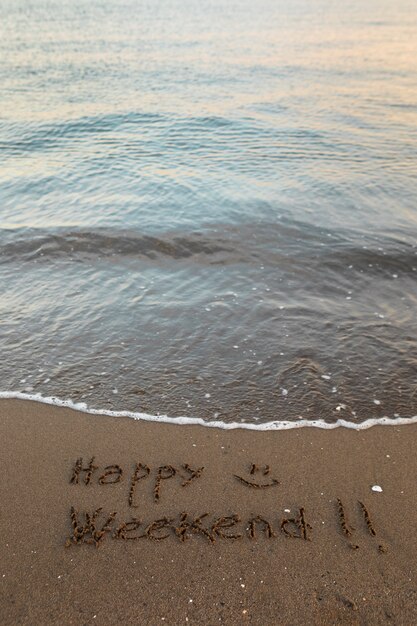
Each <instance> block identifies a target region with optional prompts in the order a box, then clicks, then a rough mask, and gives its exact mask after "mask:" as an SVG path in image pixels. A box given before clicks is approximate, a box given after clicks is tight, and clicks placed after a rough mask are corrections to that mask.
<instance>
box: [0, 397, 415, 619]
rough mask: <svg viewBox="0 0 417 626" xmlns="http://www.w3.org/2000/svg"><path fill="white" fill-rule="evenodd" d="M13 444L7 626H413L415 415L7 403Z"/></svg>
mask: <svg viewBox="0 0 417 626" xmlns="http://www.w3.org/2000/svg"><path fill="white" fill-rule="evenodd" d="M0 441H1V456H0V462H1V477H2V480H1V482H0V496H1V508H0V537H1V539H0V542H1V543H0V545H1V547H0V598H1V602H0V622H1V623H2V624H4V625H12V624H13V625H14V624H31V625H32V624H60V625H62V624H97V625H101V624H103V625H107V624H140V625H142V624H143V625H145V624H146V625H147V626H148V625H149V626H153V625H157V624H166V625H167V624H169V625H171V626H172V625H173V626H177V625H179V624H189V625H197V626H204V625H210V626H211V625H214V624H227V625H241V624H248V625H255V624H256V625H259V626H276V624H312V623H313V624H334V623H346V624H385V623H387V624H390V623H393V624H413V623H417V602H416V601H417V593H416V580H415V572H416V562H417V550H416V548H417V528H416V521H415V519H416V517H415V516H416V514H415V511H416V504H417V498H416V487H417V483H416V479H417V458H416V454H415V450H416V445H417V425H410V426H400V427H398V428H397V427H385V426H378V427H373V428H371V429H369V430H367V431H352V430H347V429H337V430H333V431H325V430H319V429H316V428H303V429H299V430H291V431H281V432H254V431H249V430H234V431H223V430H218V429H211V428H204V427H200V426H173V425H169V424H156V423H152V422H138V421H134V420H132V419H125V418H112V417H105V416H103V417H102V416H93V415H87V414H83V413H79V412H76V411H73V410H71V409H66V408H56V407H53V406H48V405H43V404H40V403H36V402H28V401H20V400H2V401H0ZM92 457H94V461H93V462H92V463H90V462H91V459H92ZM78 459H82V462H79V463H78V464H77V460H78ZM90 465H91V467H90ZM89 467H90V471H88V468H89ZM201 468H204V469H201ZM71 481H72V482H71ZM86 483H87V484H86ZM376 485H378V486H380V487H381V488H382V492H376V491H373V490H372V487H373V486H376ZM100 507H101V511H99V512H98V513H97V514H96V516H94V511H97V509H99V508H100ZM86 513H87V514H88V515H89V517H88V518H86V516H85V514H86ZM206 514H207V515H206Z"/></svg>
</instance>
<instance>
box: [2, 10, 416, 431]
mask: <svg viewBox="0 0 417 626" xmlns="http://www.w3.org/2000/svg"><path fill="white" fill-rule="evenodd" d="M416 27H417V17H416V14H415V11H412V3H410V2H406V1H404V0H403V1H402V2H399V3H397V4H396V6H394V4H393V3H391V2H370V3H367V4H366V7H365V6H363V3H360V2H353V3H350V4H349V6H347V7H346V6H345V7H343V11H342V10H341V8H340V7H338V6H336V4H335V5H329V4H328V3H325V2H321V1H319V0H317V1H315V2H305V1H302V2H301V1H300V2H294V3H291V6H288V3H287V2H269V1H265V2H261V3H250V2H249V1H247V0H244V1H242V2H239V3H231V4H228V5H227V6H225V5H224V4H223V3H220V2H210V3H198V2H197V1H196V0H193V1H190V2H179V0H178V1H177V0H176V1H171V2H164V3H161V4H158V3H157V4H155V3H149V4H143V3H140V4H138V3H134V2H130V1H128V2H125V3H123V4H122V5H120V4H118V5H117V7H116V6H115V5H114V3H110V2H109V1H107V0H104V1H102V2H98V1H93V2H88V3H87V2H75V3H71V5H67V6H62V5H61V3H55V4H54V3H49V2H48V3H37V5H36V6H35V5H33V6H32V5H29V4H28V3H27V2H23V1H21V2H13V3H12V2H6V3H3V4H2V7H1V8H0V48H1V51H0V55H1V58H2V62H1V64H0V81H1V85H2V90H1V91H0V110H1V119H0V155H1V158H2V166H1V171H0V184H1V185H0V278H1V283H0V284H1V289H2V298H1V300H0V311H1V320H2V322H1V333H0V347H1V353H2V355H3V358H2V360H1V362H0V374H1V381H2V382H1V385H0V390H3V391H5V390H12V391H20V392H25V393H41V394H43V395H45V396H57V397H60V398H71V399H72V400H73V401H76V402H79V401H82V402H86V403H87V404H88V405H89V406H91V407H96V408H103V409H113V410H129V411H135V412H145V413H150V414H157V413H165V414H168V415H170V416H173V417H175V416H179V415H182V416H184V415H188V416H190V417H200V418H202V419H204V420H207V421H213V420H221V421H223V422H236V421H238V422H239V421H243V422H253V423H259V424H262V423H265V422H268V421H272V420H281V419H282V420H298V419H300V417H302V418H303V419H325V420H327V421H329V422H332V421H335V420H337V419H340V418H342V419H347V420H351V421H354V422H359V421H362V420H364V419H369V418H378V417H381V416H384V415H388V416H390V417H395V416H401V417H411V416H413V415H415V414H416V413H417V339H416V338H417V322H416V316H415V311H416V304H417V296H416V294H417V289H416V278H417V247H416V242H417V236H416V235H417V211H416V209H415V198H416V197H417V178H416V176H415V172H416V169H417V167H416V161H417V159H416V145H417V144H416V139H417V132H416V120H417V96H416V91H415V84H416V80H417V68H416V64H415V58H417V44H416V41H417V37H416V36H415V35H416V34H417V28H416Z"/></svg>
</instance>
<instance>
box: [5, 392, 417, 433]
mask: <svg viewBox="0 0 417 626" xmlns="http://www.w3.org/2000/svg"><path fill="white" fill-rule="evenodd" d="M1 398H4V399H17V400H32V401H34V402H41V403H43V404H52V405H54V406H60V407H66V408H69V409H73V410H75V411H82V412H83V413H90V414H92V415H107V416H110V417H130V418H132V419H135V420H145V421H147V422H163V423H166V424H177V425H196V424H197V425H200V426H208V427H210V428H222V429H224V430H232V429H235V428H243V429H246V430H290V429H292V428H304V427H310V428H311V427H313V428H323V429H325V430H333V429H334V428H340V427H343V428H350V429H352V430H366V429H368V428H371V426H403V425H407V424H414V423H417V415H414V416H413V417H394V418H393V417H388V416H384V417H379V418H373V419H367V420H364V421H363V422H360V423H358V424H355V423H354V422H349V421H348V420H344V419H338V420H336V422H332V423H328V422H325V421H324V420H322V419H316V420H306V419H299V420H298V421H297V422H288V421H280V420H274V421H272V422H264V423H261V424H260V423H259V422H257V423H256V424H255V423H248V422H222V421H213V422H208V421H205V420H203V419H201V418H200V417H185V416H181V417H169V416H168V415H150V414H149V413H141V412H134V411H109V410H108V409H94V408H91V407H89V406H87V404H86V403H85V402H73V401H72V400H63V399H61V398H55V397H53V396H51V397H48V396H42V395H41V394H40V393H36V394H31V393H22V392H20V391H0V399H1Z"/></svg>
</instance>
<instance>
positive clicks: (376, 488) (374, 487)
mask: <svg viewBox="0 0 417 626" xmlns="http://www.w3.org/2000/svg"><path fill="white" fill-rule="evenodd" d="M371 489H372V491H376V492H378V493H381V492H382V487H380V486H379V485H373V486H372V487H371Z"/></svg>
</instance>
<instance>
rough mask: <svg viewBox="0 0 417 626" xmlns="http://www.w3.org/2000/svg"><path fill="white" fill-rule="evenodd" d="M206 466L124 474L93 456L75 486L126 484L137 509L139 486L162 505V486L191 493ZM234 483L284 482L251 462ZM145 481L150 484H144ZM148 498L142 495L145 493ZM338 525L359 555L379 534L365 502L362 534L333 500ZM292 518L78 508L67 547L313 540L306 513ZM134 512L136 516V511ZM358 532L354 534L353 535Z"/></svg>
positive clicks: (359, 512) (83, 463) (137, 468)
mask: <svg viewBox="0 0 417 626" xmlns="http://www.w3.org/2000/svg"><path fill="white" fill-rule="evenodd" d="M204 470H205V468H204V467H198V466H192V465H190V464H189V463H180V464H177V465H175V466H174V465H158V466H155V467H152V466H151V465H147V464H146V463H144V462H136V463H134V464H132V465H131V467H130V468H129V469H128V470H126V469H125V468H123V467H122V466H121V465H119V464H114V463H113V464H111V465H102V466H99V465H97V464H96V460H95V457H94V456H92V457H88V459H87V460H84V459H83V458H82V457H80V458H78V459H77V460H76V461H75V462H74V463H73V465H72V468H71V475H70V483H71V485H78V486H87V487H88V486H89V485H92V484H96V485H99V486H109V485H119V484H120V483H122V482H123V481H124V482H126V496H127V504H128V507H129V508H131V507H132V508H137V507H138V503H137V502H138V493H137V487H138V484H139V483H141V484H146V485H147V486H148V489H147V493H148V496H150V497H151V498H152V500H153V502H154V503H155V504H159V503H160V500H161V492H162V486H163V484H164V483H165V482H166V481H168V480H170V481H171V484H172V485H173V486H176V487H179V488H180V489H182V488H189V487H190V485H191V486H192V485H193V484H195V483H196V481H198V480H199V479H201V477H202V476H203V475H204ZM230 478H231V480H232V481H233V482H234V484H235V485H236V486H237V485H238V484H239V485H241V486H243V487H245V488H248V489H249V490H259V489H264V490H269V489H271V488H276V487H278V486H279V485H280V481H279V480H278V479H277V478H276V477H275V476H273V475H271V470H270V467H269V465H258V464H256V463H251V464H249V465H248V466H247V467H245V468H243V471H241V472H239V473H236V474H232V475H231V476H230ZM142 481H146V483H145V482H142ZM144 493H146V491H145V490H143V493H142V496H143V494H144ZM330 502H333V504H332V506H333V511H334V520H335V522H336V524H337V530H338V534H339V536H340V537H341V538H344V541H347V545H348V546H349V547H350V548H351V549H354V550H358V549H359V546H358V544H357V543H356V539H355V538H356V537H357V536H358V534H359V533H360V532H362V533H365V534H367V535H368V536H371V537H373V538H376V536H377V532H376V529H375V524H374V521H373V519H372V516H371V514H370V512H369V510H368V508H367V506H366V505H365V504H364V502H363V501H359V500H358V501H357V506H356V512H355V515H356V518H358V517H359V518H360V519H361V530H358V531H357V530H356V528H357V527H356V528H355V527H354V526H353V525H352V524H351V523H350V521H349V519H348V512H347V507H346V506H345V504H344V503H343V502H342V500H341V499H340V498H335V499H334V500H333V501H330ZM274 510H275V511H276V502H275V506H274ZM291 510H292V511H293V513H292V514H291V515H287V516H279V515H277V514H276V513H274V514H272V515H265V514H264V513H262V514H257V513H254V514H251V515H250V516H243V517H242V516H241V515H239V514H238V513H235V512H228V513H227V514H225V515H213V514H210V513H208V512H204V513H199V514H198V515H196V514H194V513H189V512H187V511H182V512H179V513H176V514H174V515H165V516H160V517H158V518H157V519H153V520H148V521H145V520H144V519H142V518H139V517H136V516H133V515H130V516H126V515H124V514H119V513H118V512H117V511H112V512H107V513H106V512H105V511H104V510H103V508H101V507H99V508H95V509H93V510H90V511H83V512H80V511H78V510H76V508H75V507H74V506H72V507H71V509H70V514H69V521H70V527H71V533H70V536H69V537H67V539H66V542H65V545H66V546H67V547H70V546H72V545H82V544H85V545H95V546H96V547H98V546H100V545H101V544H102V543H103V541H104V540H105V539H106V538H111V539H115V540H122V541H138V540H150V541H154V542H155V541H156V542H159V541H164V540H166V539H169V538H173V539H174V540H175V539H176V540H179V541H180V542H182V543H185V542H186V541H187V540H188V539H189V538H190V537H192V536H200V537H201V538H203V539H204V540H206V541H208V542H209V543H211V544H214V543H216V541H218V540H224V541H236V540H241V539H244V538H246V539H249V540H255V539H257V538H259V537H264V538H266V539H267V540H270V539H276V538H277V537H284V538H285V539H296V540H301V541H303V542H304V541H311V540H312V538H313V537H314V535H313V525H314V522H312V520H311V517H310V514H307V513H306V508H305V507H304V506H298V507H296V508H292V509H285V512H287V513H290V511H291ZM132 513H133V511H132ZM355 533H356V534H355ZM378 550H379V551H380V552H385V551H386V547H385V545H384V544H382V543H379V542H378Z"/></svg>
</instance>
